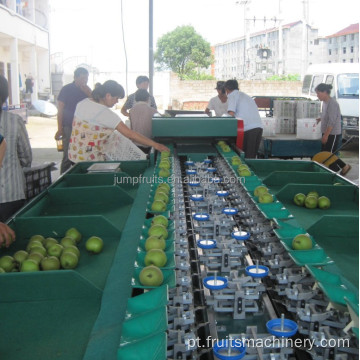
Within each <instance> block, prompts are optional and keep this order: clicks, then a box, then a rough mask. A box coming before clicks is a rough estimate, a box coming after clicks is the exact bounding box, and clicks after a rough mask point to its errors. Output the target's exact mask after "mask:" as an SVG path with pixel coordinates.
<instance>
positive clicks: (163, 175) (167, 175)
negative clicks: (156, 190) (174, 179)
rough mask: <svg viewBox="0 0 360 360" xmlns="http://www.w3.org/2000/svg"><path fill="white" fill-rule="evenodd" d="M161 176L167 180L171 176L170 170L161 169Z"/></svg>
mask: <svg viewBox="0 0 360 360" xmlns="http://www.w3.org/2000/svg"><path fill="white" fill-rule="evenodd" d="M159 176H160V177H164V178H167V177H169V176H170V171H169V170H168V169H160V171H159Z"/></svg>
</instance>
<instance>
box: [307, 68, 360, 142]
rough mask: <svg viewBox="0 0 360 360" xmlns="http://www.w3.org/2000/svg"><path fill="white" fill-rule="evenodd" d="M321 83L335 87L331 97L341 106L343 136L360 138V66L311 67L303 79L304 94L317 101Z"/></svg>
mask: <svg viewBox="0 0 360 360" xmlns="http://www.w3.org/2000/svg"><path fill="white" fill-rule="evenodd" d="M320 83H325V84H331V85H332V86H333V88H332V91H331V96H333V97H334V98H335V99H336V101H337V102H338V103H339V105H340V111H341V115H342V129H343V130H342V136H343V139H347V138H349V137H351V136H356V137H357V138H359V64H353V63H326V64H316V65H311V66H309V68H308V70H307V72H306V75H305V76H304V79H303V87H302V93H303V95H304V96H307V97H309V98H310V99H312V100H316V99H317V96H316V92H315V88H316V86H317V85H319V84H320Z"/></svg>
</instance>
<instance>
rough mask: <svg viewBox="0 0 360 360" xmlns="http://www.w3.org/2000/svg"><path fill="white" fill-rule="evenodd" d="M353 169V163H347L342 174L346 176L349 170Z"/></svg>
mask: <svg viewBox="0 0 360 360" xmlns="http://www.w3.org/2000/svg"><path fill="white" fill-rule="evenodd" d="M350 170H351V165H349V164H347V165H345V166H344V167H343V168H342V170H341V173H340V174H341V175H342V176H345V175H346V174H347V173H348V172H349V171H350Z"/></svg>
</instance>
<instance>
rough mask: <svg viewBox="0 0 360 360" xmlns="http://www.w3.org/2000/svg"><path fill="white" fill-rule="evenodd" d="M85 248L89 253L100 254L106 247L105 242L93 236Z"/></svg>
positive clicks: (87, 241)
mask: <svg viewBox="0 0 360 360" xmlns="http://www.w3.org/2000/svg"><path fill="white" fill-rule="evenodd" d="M85 247H86V250H87V251H90V252H92V253H93V254H99V253H100V252H101V251H102V249H103V247H104V242H103V240H102V239H101V238H99V237H98V236H91V237H89V238H88V239H87V240H86V243H85Z"/></svg>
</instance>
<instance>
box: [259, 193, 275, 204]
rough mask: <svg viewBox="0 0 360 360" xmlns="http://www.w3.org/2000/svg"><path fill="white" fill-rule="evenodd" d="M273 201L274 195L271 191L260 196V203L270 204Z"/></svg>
mask: <svg viewBox="0 0 360 360" xmlns="http://www.w3.org/2000/svg"><path fill="white" fill-rule="evenodd" d="M273 201H274V197H273V196H272V195H271V194H269V193H265V194H261V195H260V196H259V203H261V204H270V203H272V202H273Z"/></svg>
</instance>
